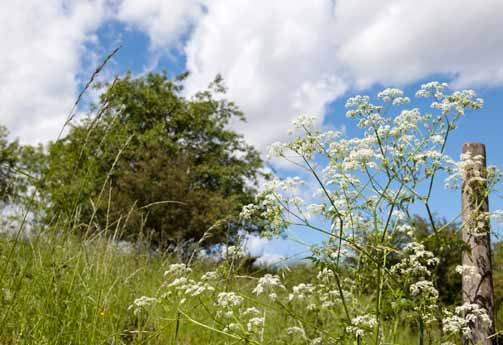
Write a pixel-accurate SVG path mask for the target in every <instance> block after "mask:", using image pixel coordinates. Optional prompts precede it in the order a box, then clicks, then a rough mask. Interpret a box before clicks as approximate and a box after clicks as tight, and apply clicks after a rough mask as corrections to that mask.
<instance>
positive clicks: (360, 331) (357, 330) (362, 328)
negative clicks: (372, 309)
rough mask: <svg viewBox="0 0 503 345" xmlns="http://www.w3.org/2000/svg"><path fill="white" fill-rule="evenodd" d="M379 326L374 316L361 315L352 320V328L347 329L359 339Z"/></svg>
mask: <svg viewBox="0 0 503 345" xmlns="http://www.w3.org/2000/svg"><path fill="white" fill-rule="evenodd" d="M376 325H377V321H376V318H375V316H374V315H370V314H367V315H360V316H357V317H355V318H353V319H352V320H351V326H347V327H346V332H348V333H352V334H354V335H355V336H357V337H363V336H364V335H365V333H366V332H367V331H368V330H371V329H372V328H374V327H375V326H376Z"/></svg>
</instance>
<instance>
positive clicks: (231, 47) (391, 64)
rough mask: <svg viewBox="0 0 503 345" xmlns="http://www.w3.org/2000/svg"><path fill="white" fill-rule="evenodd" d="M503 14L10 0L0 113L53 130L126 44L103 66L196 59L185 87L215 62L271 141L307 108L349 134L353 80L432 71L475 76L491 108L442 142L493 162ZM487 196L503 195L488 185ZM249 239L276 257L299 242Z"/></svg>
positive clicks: (286, 4) (214, 69)
mask: <svg viewBox="0 0 503 345" xmlns="http://www.w3.org/2000/svg"><path fill="white" fill-rule="evenodd" d="M501 22H503V2H501V1H498V0H484V1H479V2H474V1H470V0H458V1H436V0H425V1H421V2H418V1H412V0H403V1H398V0H389V1H379V2H378V1H373V0H335V1H333V0H332V1H331V0H314V1H313V0H298V1H287V0H277V1H270V0H269V1H265V0H255V1H252V0H233V1H231V0H212V1H207V0H148V1H147V0H89V1H87V0H79V1H77V0H48V1H41V0H25V1H22V2H20V1H2V2H1V4H0V36H1V37H3V41H2V45H1V46H0V50H1V54H0V122H1V123H2V124H4V125H6V126H7V127H8V128H9V130H10V131H11V134H12V137H17V138H19V139H20V140H21V141H22V142H25V143H37V142H47V141H48V140H51V139H54V138H55V137H56V136H57V133H58V131H59V128H60V127H61V124H62V123H63V121H64V118H65V116H66V114H67V112H68V111H69V109H70V108H71V105H72V103H73V101H74V100H75V97H76V95H77V94H78V92H79V90H80V88H81V87H82V83H84V82H85V81H86V78H87V77H88V76H89V75H90V73H92V71H93V69H94V68H95V67H96V66H97V65H98V64H99V62H100V61H101V59H102V58H103V57H104V56H106V54H107V52H109V51H111V50H112V49H113V48H114V47H116V46H117V45H118V44H121V45H122V49H121V51H120V52H119V53H118V54H117V55H116V56H115V57H114V59H113V61H112V62H111V63H110V64H109V65H108V66H107V68H106V69H105V71H104V72H103V74H102V75H101V78H102V79H105V80H106V79H109V78H112V77H113V76H115V75H120V74H123V73H125V72H126V71H131V72H132V73H133V74H142V73H145V72H148V71H162V70H163V71H166V72H167V73H168V75H170V76H175V75H177V74H179V73H181V72H183V71H185V70H190V71H191V73H192V74H191V77H190V78H189V79H188V80H187V84H186V93H187V96H190V95H191V94H193V93H194V92H196V91H198V90H200V89H202V88H204V87H205V86H206V85H207V84H208V83H209V82H210V81H211V80H212V78H214V76H215V75H216V74H217V73H220V74H222V75H223V77H224V79H225V80H226V84H227V86H228V88H229V93H228V96H229V98H231V99H233V100H234V101H236V102H237V104H238V105H240V107H241V108H242V109H243V110H244V111H245V114H246V116H247V118H248V123H247V124H234V127H235V128H236V130H238V131H240V132H241V133H243V134H244V135H245V137H246V138H247V140H248V141H249V142H250V143H252V144H254V145H255V146H256V147H257V148H258V149H259V150H261V151H262V152H264V151H265V148H266V147H267V145H269V144H270V143H272V142H274V141H277V140H283V139H285V138H286V137H287V136H286V132H287V130H288V128H290V124H291V121H292V120H293V119H294V118H295V117H296V116H297V115H299V114H301V113H311V114H316V115H318V116H319V118H320V123H322V124H323V125H325V126H331V127H335V128H342V127H345V128H346V129H347V133H348V135H351V134H352V133H353V132H352V129H351V126H352V124H351V123H350V122H348V120H347V119H346V118H345V116H344V114H345V109H344V103H345V98H346V97H348V96H351V95H354V94H356V93H362V94H363V93H365V94H370V95H375V94H376V93H377V92H378V91H379V90H381V89H382V88H383V87H400V88H402V89H404V90H405V92H406V93H407V94H408V95H413V94H414V93H415V90H417V88H418V87H419V86H420V84H421V83H423V82H425V81H430V80H440V81H447V82H449V83H450V84H451V85H453V87H455V88H473V89H475V90H477V92H478V94H479V95H480V96H481V97H482V98H484V99H485V107H484V109H483V110H481V111H477V112H476V113H473V114H468V115H467V116H466V117H465V118H464V119H463V120H462V121H461V125H460V128H459V129H458V130H457V132H455V134H454V135H453V136H452V137H451V140H450V143H449V145H448V147H447V153H448V154H450V155H451V156H453V157H458V156H459V153H460V150H461V146H462V144H463V142H466V141H480V142H483V143H485V144H486V145H487V152H488V159H489V163H490V164H498V165H500V163H503V150H502V149H501V147H502V135H501V133H502V128H503V120H502V114H503V30H501V28H500V25H501ZM95 96H96V95H93V94H91V95H90V96H89V97H90V99H92V97H95ZM80 110H81V111H84V110H85V109H82V108H81V109H80ZM279 171H282V173H283V174H286V173H288V172H286V171H284V170H281V167H279ZM440 182H441V181H440ZM440 182H439V187H441V183H440ZM440 190H442V188H439V192H438V193H437V194H436V196H435V199H434V200H433V206H434V209H435V211H436V212H437V213H438V214H439V215H441V216H447V217H451V216H453V215H455V214H457V210H459V206H460V200H459V199H460V197H459V195H456V193H453V192H449V191H440ZM491 208H492V209H496V208H503V203H502V202H501V201H499V199H496V198H493V199H492V200H491ZM309 239H310V240H312V241H316V240H318V239H319V238H318V237H316V236H311V237H309ZM250 242H252V243H251V245H250V247H251V248H252V249H253V250H254V251H255V253H265V254H266V255H269V256H270V257H273V256H274V255H280V254H281V255H284V254H291V253H295V252H296V251H298V250H301V247H300V246H297V245H294V244H292V243H291V242H287V241H273V243H265V242H264V241H263V240H259V239H252V240H250Z"/></svg>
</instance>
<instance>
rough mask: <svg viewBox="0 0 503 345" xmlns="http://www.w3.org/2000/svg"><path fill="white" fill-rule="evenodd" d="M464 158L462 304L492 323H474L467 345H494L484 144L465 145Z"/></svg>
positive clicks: (471, 325) (466, 340)
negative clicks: (483, 313) (477, 310)
mask: <svg viewBox="0 0 503 345" xmlns="http://www.w3.org/2000/svg"><path fill="white" fill-rule="evenodd" d="M463 154H465V155H469V156H470V157H471V158H468V159H471V160H472V161H473V164H468V165H467V166H466V170H465V172H464V174H463V185H462V208H463V211H462V212H463V214H462V216H463V229H462V236H463V241H465V243H467V244H468V247H469V248H470V249H471V250H470V251H465V252H464V253H463V267H464V269H463V302H465V303H474V304H478V305H479V306H480V307H483V308H484V309H486V311H487V314H488V316H489V317H490V319H491V320H492V325H491V326H490V327H483V326H481V325H480V324H479V323H478V322H472V323H471V324H470V328H471V330H472V335H471V337H470V338H469V339H468V338H467V339H465V340H464V342H465V344H480V345H489V344H492V340H491V339H488V337H489V336H490V335H491V334H493V333H494V297H493V280H492V272H491V242H490V227H489V202H488V193H487V180H486V176H487V171H486V148H485V145H484V144H481V143H465V144H464V145H463Z"/></svg>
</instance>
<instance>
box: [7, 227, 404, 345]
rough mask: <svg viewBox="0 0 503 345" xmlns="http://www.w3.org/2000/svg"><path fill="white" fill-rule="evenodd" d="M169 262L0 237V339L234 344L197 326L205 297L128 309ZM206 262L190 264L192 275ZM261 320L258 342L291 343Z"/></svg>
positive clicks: (276, 323) (280, 317) (208, 303)
mask: <svg viewBox="0 0 503 345" xmlns="http://www.w3.org/2000/svg"><path fill="white" fill-rule="evenodd" d="M173 261H174V258H173V257H169V256H168V257H161V256H152V255H149V254H148V253H145V252H125V251H124V250H121V249H119V248H117V246H113V245H111V242H110V241H108V240H107V239H105V238H102V237H99V236H98V237H95V238H93V239H91V240H87V241H81V240H78V239H76V238H75V237H74V236H71V235H64V234H46V235H43V236H38V237H36V238H34V239H31V240H25V239H23V240H19V241H15V239H14V238H13V237H12V236H7V235H3V236H0V262H1V267H0V274H1V275H0V279H1V280H0V283H1V292H0V302H1V308H0V344H51V345H52V344H179V345H181V344H236V343H238V342H236V340H235V339H232V338H229V337H227V336H224V335H222V334H219V333H217V332H215V331H214V330H211V329H209V328H206V327H205V326H203V324H204V325H210V327H211V325H215V320H213V319H212V318H211V316H210V314H211V313H201V310H204V308H210V309H211V308H212V306H213V299H212V297H209V296H206V297H203V298H200V299H199V300H197V301H190V303H187V304H186V305H185V306H184V307H183V308H184V310H183V311H182V313H184V314H185V313H186V316H189V315H190V316H189V317H190V318H191V319H192V320H189V319H188V318H187V317H186V316H184V315H182V314H181V313H180V312H178V310H177V309H176V308H174V307H173V308H172V306H170V304H169V303H167V304H164V305H163V306H162V307H160V308H155V309H152V310H151V312H150V313H148V314H147V313H140V314H139V315H135V314H134V313H133V312H132V311H131V310H128V307H129V306H130V305H131V303H132V302H133V301H134V299H135V298H138V297H140V296H156V295H158V292H159V287H160V286H161V285H162V283H163V281H164V279H165V278H164V276H163V273H164V271H165V270H166V268H167V266H168V265H169V264H170V263H172V262H173ZM212 265H213V264H212V263H208V262H196V263H195V264H194V271H195V274H201V273H202V272H204V271H205V270H208V269H210V268H211V266H212ZM313 272H314V271H313V270H312V269H311V268H309V267H306V266H299V267H296V268H293V269H291V271H290V272H288V275H286V276H285V277H287V278H286V279H287V280H286V284H287V285H289V286H292V285H294V284H296V283H299V282H301V281H304V282H306V281H309V280H310V279H312V278H314V273H313ZM261 273H262V272H260V271H257V272H253V273H250V274H243V275H241V276H240V277H239V278H238V279H234V280H230V281H229V282H228V284H229V289H230V290H234V291H238V292H239V291H248V292H249V291H251V289H252V288H253V287H254V286H255V284H256V279H254V276H257V275H260V274H261ZM213 297H214V296H213ZM246 298H254V296H249V295H248V296H247V297H246ZM259 303H261V302H260V301H259ZM201 305H204V308H201ZM264 305H265V304H264ZM267 318H268V322H267V327H266V330H265V334H264V337H265V342H264V343H265V344H268V343H270V344H273V343H274V344H290V343H292V339H287V338H282V339H279V338H277V336H276V335H277V333H279V332H277V331H278V328H284V327H286V324H287V323H288V316H287V315H285V313H278V312H274V310H272V311H271V312H270V313H269V314H268V315H267ZM198 323H201V324H198ZM407 333H408V332H404V334H403V336H404V337H407V336H408V334H407ZM397 341H398V339H397ZM403 341H404V342H403V343H405V342H406V340H405V339H404V340H403ZM400 343H402V340H400Z"/></svg>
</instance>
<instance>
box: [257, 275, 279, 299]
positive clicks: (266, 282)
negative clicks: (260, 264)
mask: <svg viewBox="0 0 503 345" xmlns="http://www.w3.org/2000/svg"><path fill="white" fill-rule="evenodd" d="M274 288H281V289H284V288H285V286H284V285H283V284H281V280H280V279H279V277H278V276H277V275H272V274H269V273H268V274H266V275H264V276H263V277H261V278H260V279H259V281H258V284H257V286H256V287H255V288H254V289H253V291H252V292H253V293H254V294H257V296H258V295H261V294H263V293H264V292H265V291H272V290H274Z"/></svg>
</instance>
